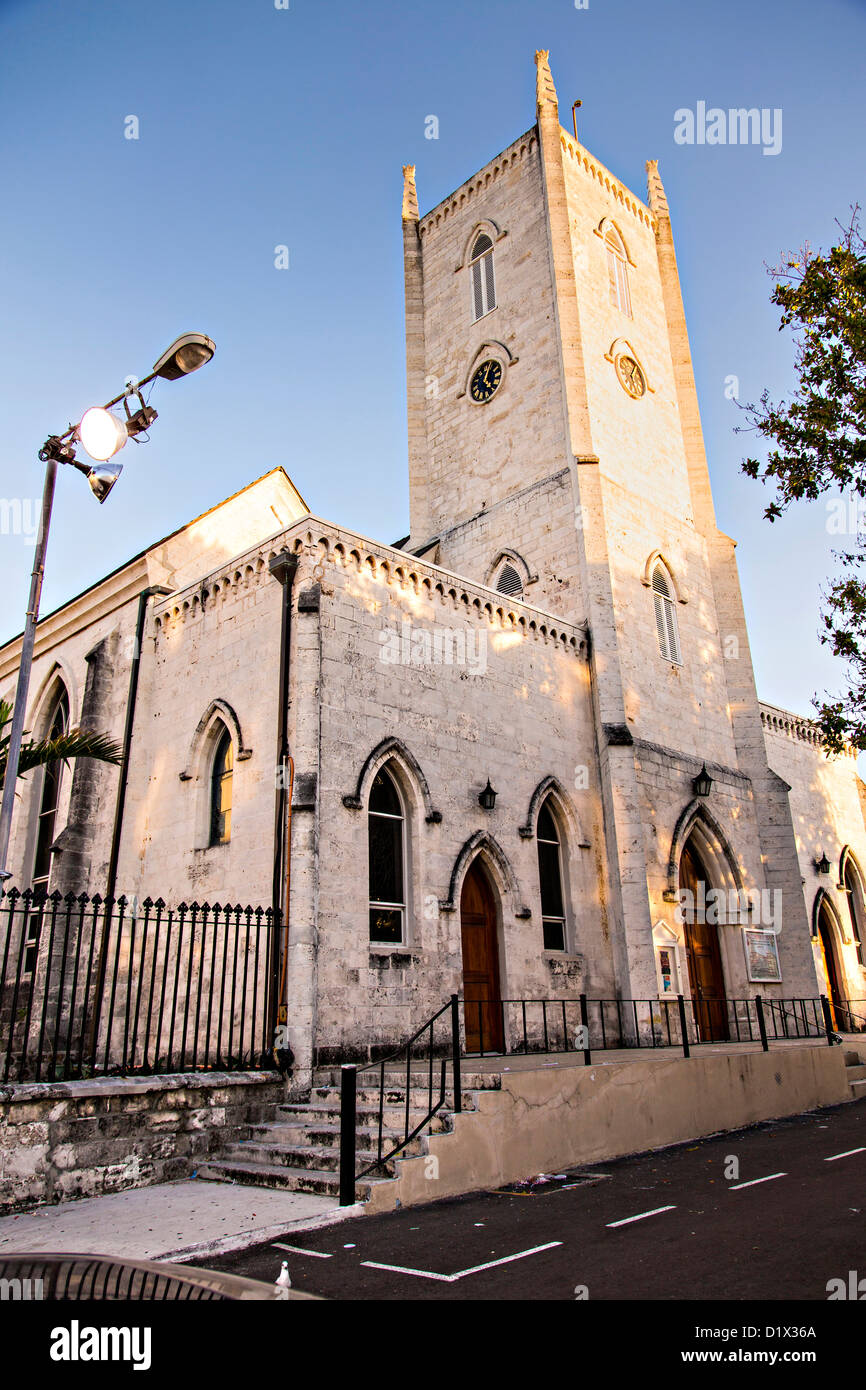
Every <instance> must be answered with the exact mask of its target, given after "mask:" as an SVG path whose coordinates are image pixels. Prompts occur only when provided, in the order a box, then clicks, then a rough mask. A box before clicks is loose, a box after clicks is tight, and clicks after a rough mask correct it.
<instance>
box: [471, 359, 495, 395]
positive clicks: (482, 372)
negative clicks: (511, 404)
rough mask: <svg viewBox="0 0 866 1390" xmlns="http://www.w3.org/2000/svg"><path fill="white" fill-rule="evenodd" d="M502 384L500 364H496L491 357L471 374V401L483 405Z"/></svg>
mask: <svg viewBox="0 0 866 1390" xmlns="http://www.w3.org/2000/svg"><path fill="white" fill-rule="evenodd" d="M501 382H502V363H501V362H496V361H495V360H494V359H493V358H492V357H491V358H489V359H488V361H486V362H482V363H481V365H480V367H476V369H475V371H474V372H473V373H472V380H471V382H470V383H469V394H470V396H471V397H472V399H473V401H477V403H478V404H479V405H484V404H485V403H486V402H487V401H489V400H490V398H491V396H493V395H495V394H496V392H497V391H498V390H499V387H500V384H501Z"/></svg>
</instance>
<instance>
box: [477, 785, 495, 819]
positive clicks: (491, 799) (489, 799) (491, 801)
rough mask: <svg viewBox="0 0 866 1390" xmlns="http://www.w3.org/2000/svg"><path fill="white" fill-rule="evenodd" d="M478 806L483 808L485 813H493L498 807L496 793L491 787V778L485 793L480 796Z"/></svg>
mask: <svg viewBox="0 0 866 1390" xmlns="http://www.w3.org/2000/svg"><path fill="white" fill-rule="evenodd" d="M478 805H479V806H483V808H484V810H485V811H492V810H493V808H494V806H495V805H496V792H495V791H494V790H493V788H492V787H491V785H490V778H489V777H488V779H487V786H486V787H485V788H484V791H483V792H481V793H480V794H479V797H478Z"/></svg>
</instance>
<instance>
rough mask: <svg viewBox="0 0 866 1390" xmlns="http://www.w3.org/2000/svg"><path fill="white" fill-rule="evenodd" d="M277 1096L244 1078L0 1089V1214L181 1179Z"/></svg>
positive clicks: (259, 1077) (263, 1113)
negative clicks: (38, 1204)
mask: <svg viewBox="0 0 866 1390" xmlns="http://www.w3.org/2000/svg"><path fill="white" fill-rule="evenodd" d="M284 1090H285V1088H284V1085H283V1083H282V1082H281V1081H279V1080H277V1079H276V1078H275V1076H274V1075H273V1074H272V1073H263V1074H258V1073H253V1072H235V1073H227V1072H222V1073H211V1074H209V1075H206V1076H205V1075H198V1074H193V1073H190V1074H183V1075H178V1076H159V1077H147V1078H135V1079H129V1078H124V1079H121V1078H116V1077H100V1078H98V1079H94V1080H92V1081H70V1082H62V1083H61V1082H58V1083H54V1082H49V1083H33V1084H31V1085H25V1086H0V1213H4V1214H5V1213H8V1212H13V1211H20V1210H22V1209H24V1208H26V1207H29V1206H32V1205H34V1204H36V1203H52V1202H65V1201H68V1200H70V1199H71V1198H75V1197H97V1196H101V1195H103V1194H105V1193H108V1192H119V1191H121V1190H123V1189H124V1188H129V1187H148V1186H150V1185H152V1184H153V1183H158V1182H168V1181H171V1180H172V1179H174V1178H184V1177H190V1176H191V1175H192V1173H193V1172H194V1171H195V1169H196V1167H197V1165H198V1164H199V1163H200V1162H203V1161H204V1160H205V1159H206V1158H208V1157H209V1156H210V1155H211V1154H213V1153H214V1152H215V1151H216V1150H217V1149H220V1148H222V1147H223V1145H225V1144H228V1143H231V1142H233V1141H237V1140H238V1139H243V1138H245V1137H246V1136H247V1130H248V1128H249V1126H250V1125H251V1124H255V1123H257V1122H259V1121H261V1120H264V1119H267V1118H269V1115H270V1110H271V1107H272V1106H273V1105H274V1104H275V1103H277V1102H279V1101H282V1100H283V1099H284Z"/></svg>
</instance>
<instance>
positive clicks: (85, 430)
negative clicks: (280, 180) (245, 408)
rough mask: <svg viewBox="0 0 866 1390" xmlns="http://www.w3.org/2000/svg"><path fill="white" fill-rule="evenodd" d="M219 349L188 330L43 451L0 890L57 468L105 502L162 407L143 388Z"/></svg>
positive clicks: (0, 808) (2, 824)
mask: <svg viewBox="0 0 866 1390" xmlns="http://www.w3.org/2000/svg"><path fill="white" fill-rule="evenodd" d="M214 352H215V348H214V344H213V343H212V342H211V340H210V338H206V337H205V335H204V334H203V333H185V334H183V336H182V337H180V338H176V339H175V341H174V342H173V343H172V345H171V347H170V348H169V349H168V350H167V351H166V352H164V353H163V354H162V357H160V358H159V359H158V361H157V362H156V363H155V365H154V368H153V371H152V372H151V373H150V375H149V376H146V377H145V378H144V380H143V381H135V380H134V379H133V378H131V379H130V381H129V383H128V385H127V388H126V390H125V391H122V392H121V394H120V395H119V396H115V397H114V399H113V400H111V401H109V402H108V403H107V405H104V406H93V407H91V409H90V410H86V411H85V412H84V415H83V416H82V417H81V419H80V421H79V422H78V424H77V425H70V427H69V429H68V430H67V431H66V433H65V434H61V435H51V436H50V437H49V438H48V439H46V441H45V443H44V444H43V446H42V448H41V449H40V450H39V458H40V459H41V460H42V462H43V463H44V464H45V485H44V488H43V491H42V515H41V518H40V521H39V532H38V535H37V539H36V550H35V553H34V557H33V573H32V575H31V578H30V598H29V600H28V603H27V621H26V624H25V627H24V637H23V640H22V643H21V662H20V665H19V667H18V684H17V686H16V689H15V707H14V709H13V712H12V727H11V729H10V732H9V748H8V753H7V758H6V775H5V778H4V782H3V800H2V804H0V893H2V891H3V885H4V884H5V882H6V880H7V879H9V878H11V874H10V873H9V872H8V870H7V868H6V860H7V858H8V854H9V835H10V832H11V829H12V808H13V806H14V804H15V784H16V782H17V780H18V763H19V758H20V755H21V741H22V738H23V735H24V716H25V712H26V708H27V694H28V691H29V688H30V672H31V669H32V666H33V647H34V643H35V640H36V624H37V622H38V620H39V600H40V597H41V594H42V579H43V576H44V573H45V552H46V549H47V547H48V528H49V525H50V523H51V508H52V505H53V503H54V485H55V482H56V480H57V466H58V464H61V463H69V464H71V465H72V467H73V468H76V469H77V470H78V471H79V472H80V473H83V474H84V476H85V477H86V478H87V481H88V483H89V484H90V488H91V491H92V492H93V495H94V497H95V498H96V500H97V502H104V501H105V499H106V497H107V496H108V494H109V492H110V491H111V489H112V488H113V487H114V484H115V483H116V482H117V480H118V478H119V477H120V474H121V472H122V471H123V465H122V464H120V463H109V462H108V460H109V459H110V458H112V457H113V456H114V454H116V453H118V452H119V450H120V449H122V448H123V447H124V445H125V444H126V442H127V440H128V439H135V438H136V436H137V435H139V434H143V433H144V431H145V430H147V429H148V428H149V427H150V425H152V424H153V422H154V420H155V419H156V418H157V417H156V411H155V410H154V409H153V408H152V407H151V406H149V405H145V402H144V398H143V396H142V394H141V391H142V387H144V386H147V385H148V383H149V382H151V381H154V380H155V379H156V377H162V379H163V380H164V381H177V380H178V378H179V377H182V376H189V374H190V373H191V372H195V371H198V369H199V367H203V366H204V364H205V363H206V362H209V361H210V359H211V358H212V357H213V355H214ZM130 396H137V397H138V401H139V408H138V409H137V410H136V411H134V412H133V411H130V409H129V404H128V401H129V397H130ZM121 401H122V402H123V408H124V411H125V418H122V417H121V416H120V415H115V414H113V413H112V407H113V406H116V405H119V404H120V402H121ZM76 444H80V445H81V446H82V448H83V449H84V451H85V453H87V454H89V455H90V457H91V458H92V459H93V460H94V466H91V465H90V464H87V463H79V461H78V459H77V458H76V456H75V445H76Z"/></svg>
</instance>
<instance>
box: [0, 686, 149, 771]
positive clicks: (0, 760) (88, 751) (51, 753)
mask: <svg viewBox="0 0 866 1390" xmlns="http://www.w3.org/2000/svg"><path fill="white" fill-rule="evenodd" d="M11 720H12V706H11V705H10V704H9V703H8V701H6V700H0V785H2V783H3V781H4V780H5V777H6V764H7V760H8V756H9V737H10V732H9V725H10V723H11ZM70 758H96V759H97V761H99V762H102V763H119V762H121V760H122V758H123V750H122V748H121V747H120V744H119V743H115V741H114V739H112V738H109V737H108V735H107V734H96V733H91V732H89V731H88V730H86V729H69V730H68V731H67V732H66V733H65V734H61V735H60V737H58V738H43V739H30V740H29V741H28V742H27V743H23V744H22V745H21V756H20V759H19V763H18V774H19V776H23V775H24V773H25V772H30V771H32V769H33V768H34V767H45V766H47V765H48V764H49V763H56V762H63V763H68V762H69V760H70Z"/></svg>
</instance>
